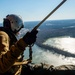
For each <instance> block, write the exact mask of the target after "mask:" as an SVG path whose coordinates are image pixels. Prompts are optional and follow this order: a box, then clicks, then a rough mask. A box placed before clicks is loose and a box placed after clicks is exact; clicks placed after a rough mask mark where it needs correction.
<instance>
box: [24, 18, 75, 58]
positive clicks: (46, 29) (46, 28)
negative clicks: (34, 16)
mask: <svg viewBox="0 0 75 75" xmlns="http://www.w3.org/2000/svg"><path fill="white" fill-rule="evenodd" d="M38 23H39V22H38V21H37V22H29V23H25V24H26V26H25V27H27V28H29V29H30V30H31V29H32V28H33V27H34V26H35V25H37V24H38ZM59 36H70V37H75V19H73V20H55V21H54V20H53V21H46V22H44V23H43V24H42V25H41V26H40V27H39V32H38V35H37V40H36V44H37V45H38V46H39V47H41V48H45V49H48V50H50V51H54V52H56V53H58V54H62V55H65V56H72V57H75V55H74V54H71V53H68V52H66V51H61V50H58V49H56V48H52V47H50V46H47V45H43V42H45V41H46V40H47V39H48V38H53V37H59Z"/></svg>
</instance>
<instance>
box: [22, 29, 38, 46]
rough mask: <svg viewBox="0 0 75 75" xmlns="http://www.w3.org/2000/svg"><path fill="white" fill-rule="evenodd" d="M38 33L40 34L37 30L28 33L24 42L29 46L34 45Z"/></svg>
mask: <svg viewBox="0 0 75 75" xmlns="http://www.w3.org/2000/svg"><path fill="white" fill-rule="evenodd" d="M37 33H38V31H37V30H35V31H32V32H27V33H26V35H24V37H23V40H24V41H25V43H26V44H28V45H31V44H34V43H35V41H36V34H37Z"/></svg>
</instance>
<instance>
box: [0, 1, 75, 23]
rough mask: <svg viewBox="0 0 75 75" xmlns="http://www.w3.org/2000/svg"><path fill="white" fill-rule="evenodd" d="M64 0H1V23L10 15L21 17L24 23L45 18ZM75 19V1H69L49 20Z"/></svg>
mask: <svg viewBox="0 0 75 75" xmlns="http://www.w3.org/2000/svg"><path fill="white" fill-rule="evenodd" d="M61 1H63V0H0V23H2V22H3V18H5V17H6V15H8V14H17V15H20V16H21V17H22V19H23V21H24V22H25V21H38V20H42V19H43V18H45V17H46V16H47V15H48V14H49V13H50V12H51V11H52V10H53V9H54V8H55V7H56V6H57V5H58V4H59V3H60V2H61ZM60 19H75V0H67V1H66V2H65V3H64V4H63V5H62V6H61V7H60V8H59V9H58V10H56V11H55V12H54V13H53V14H52V15H51V16H50V17H49V18H48V19H47V20H60Z"/></svg>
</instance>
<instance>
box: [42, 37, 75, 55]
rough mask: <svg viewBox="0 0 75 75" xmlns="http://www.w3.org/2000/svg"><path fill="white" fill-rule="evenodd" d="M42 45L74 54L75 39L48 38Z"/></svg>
mask: <svg viewBox="0 0 75 75" xmlns="http://www.w3.org/2000/svg"><path fill="white" fill-rule="evenodd" d="M43 44H45V45H48V46H52V47H55V48H58V49H61V50H64V51H67V52H70V53H73V54H75V38H72V37H69V36H64V37H55V38H49V39H48V40H46V41H45V42H44V43H43Z"/></svg>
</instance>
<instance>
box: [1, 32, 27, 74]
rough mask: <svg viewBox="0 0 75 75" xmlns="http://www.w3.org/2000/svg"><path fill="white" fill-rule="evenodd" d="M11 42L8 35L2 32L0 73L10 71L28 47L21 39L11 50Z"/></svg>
mask: <svg viewBox="0 0 75 75" xmlns="http://www.w3.org/2000/svg"><path fill="white" fill-rule="evenodd" d="M9 41H10V40H9V37H8V35H7V34H6V33H5V32H0V73H4V72H6V71H8V70H9V69H10V68H11V67H12V66H13V64H14V63H15V61H16V60H17V57H18V56H19V55H20V54H21V53H22V52H23V51H24V50H25V47H27V44H25V42H24V41H23V40H22V39H20V40H19V41H18V42H16V43H15V45H12V46H11V47H10V50H9Z"/></svg>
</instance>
